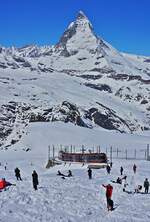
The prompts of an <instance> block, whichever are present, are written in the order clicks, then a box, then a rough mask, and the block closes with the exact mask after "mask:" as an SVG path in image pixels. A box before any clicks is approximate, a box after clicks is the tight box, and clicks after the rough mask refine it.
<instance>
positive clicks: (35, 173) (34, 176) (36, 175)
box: [32, 170, 39, 190]
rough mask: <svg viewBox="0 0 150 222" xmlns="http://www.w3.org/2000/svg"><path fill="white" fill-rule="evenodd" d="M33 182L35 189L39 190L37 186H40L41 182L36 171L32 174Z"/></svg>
mask: <svg viewBox="0 0 150 222" xmlns="http://www.w3.org/2000/svg"><path fill="white" fill-rule="evenodd" d="M32 182H33V188H34V189H35V190H37V185H38V184H39V181H38V174H37V172H36V171H35V170H34V171H33V173H32Z"/></svg>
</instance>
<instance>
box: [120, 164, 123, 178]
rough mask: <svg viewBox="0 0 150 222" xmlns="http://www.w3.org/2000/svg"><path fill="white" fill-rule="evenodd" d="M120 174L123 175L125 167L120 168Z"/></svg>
mask: <svg viewBox="0 0 150 222" xmlns="http://www.w3.org/2000/svg"><path fill="white" fill-rule="evenodd" d="M120 174H121V176H122V175H123V167H122V166H121V167H120Z"/></svg>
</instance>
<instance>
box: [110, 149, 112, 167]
mask: <svg viewBox="0 0 150 222" xmlns="http://www.w3.org/2000/svg"><path fill="white" fill-rule="evenodd" d="M110 162H111V163H112V146H111V147H110Z"/></svg>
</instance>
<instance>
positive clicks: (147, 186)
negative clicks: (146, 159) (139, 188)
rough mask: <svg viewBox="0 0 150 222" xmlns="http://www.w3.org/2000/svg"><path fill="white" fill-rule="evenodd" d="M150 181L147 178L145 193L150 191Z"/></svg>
mask: <svg viewBox="0 0 150 222" xmlns="http://www.w3.org/2000/svg"><path fill="white" fill-rule="evenodd" d="M149 185H150V184H149V181H148V179H147V178H146V179H145V181H144V188H145V193H148V191H149Z"/></svg>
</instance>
